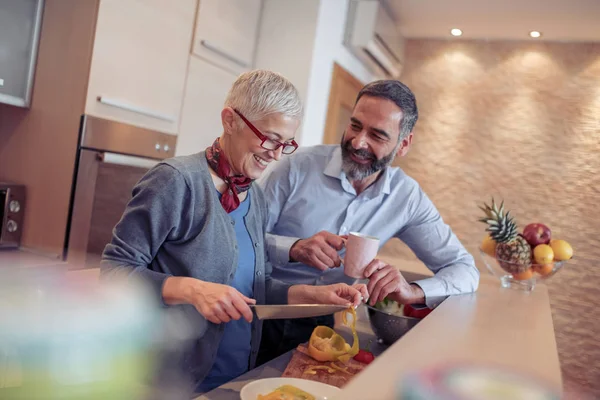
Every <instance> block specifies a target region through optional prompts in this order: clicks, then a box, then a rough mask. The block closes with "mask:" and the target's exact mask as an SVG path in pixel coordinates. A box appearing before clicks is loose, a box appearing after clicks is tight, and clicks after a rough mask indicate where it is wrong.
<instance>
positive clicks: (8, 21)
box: [0, 0, 44, 107]
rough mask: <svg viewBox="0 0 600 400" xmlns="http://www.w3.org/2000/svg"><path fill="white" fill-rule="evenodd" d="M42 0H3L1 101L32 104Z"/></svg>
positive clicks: (0, 2) (0, 10)
mask: <svg viewBox="0 0 600 400" xmlns="http://www.w3.org/2000/svg"><path fill="white" fill-rule="evenodd" d="M43 8H44V1H43V0H19V1H15V0H0V103H6V104H11V105H13V106H18V107H29V105H30V100H31V92H32V86H33V77H34V72H35V66H36V59H37V51H38V41H39V37H40V30H41V25H42V14H43Z"/></svg>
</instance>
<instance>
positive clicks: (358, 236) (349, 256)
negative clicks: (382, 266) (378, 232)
mask: <svg viewBox="0 0 600 400" xmlns="http://www.w3.org/2000/svg"><path fill="white" fill-rule="evenodd" d="M378 251H379V238H376V237H373V236H368V235H364V234H362V233H358V232H350V233H349V234H348V240H347V241H346V255H345V256H344V274H346V276H349V277H351V278H364V276H363V273H364V271H365V268H367V266H368V265H369V264H370V263H371V261H373V260H374V259H375V257H376V256H377V252H378Z"/></svg>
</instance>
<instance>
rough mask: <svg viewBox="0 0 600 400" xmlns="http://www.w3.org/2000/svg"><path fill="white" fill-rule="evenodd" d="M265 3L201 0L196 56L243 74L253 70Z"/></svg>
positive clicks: (256, 0)
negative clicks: (261, 15)
mask: <svg viewBox="0 0 600 400" xmlns="http://www.w3.org/2000/svg"><path fill="white" fill-rule="evenodd" d="M261 8H262V0H200V5H199V7H198V16H197V19H196V32H195V35H194V45H193V52H194V54H196V55H198V56H199V57H202V58H204V59H206V60H209V61H210V62H212V63H214V64H216V65H219V66H220V67H222V68H226V69H228V70H230V71H232V72H235V73H240V72H243V71H246V70H249V69H251V68H252V66H253V64H254V50H255V48H256V39H257V36H258V25H259V20H260V13H261Z"/></svg>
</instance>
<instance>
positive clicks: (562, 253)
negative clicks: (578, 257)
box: [550, 239, 573, 261]
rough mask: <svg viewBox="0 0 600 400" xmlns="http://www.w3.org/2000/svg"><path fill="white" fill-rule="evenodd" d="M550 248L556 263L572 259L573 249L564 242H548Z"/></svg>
mask: <svg viewBox="0 0 600 400" xmlns="http://www.w3.org/2000/svg"><path fill="white" fill-rule="evenodd" d="M550 247H551V248H552V251H553V252H554V259H555V260H556V261H564V260H568V259H570V258H571V257H573V248H572V247H571V245H570V244H569V243H568V242H567V241H565V240H561V239H552V240H551V241H550Z"/></svg>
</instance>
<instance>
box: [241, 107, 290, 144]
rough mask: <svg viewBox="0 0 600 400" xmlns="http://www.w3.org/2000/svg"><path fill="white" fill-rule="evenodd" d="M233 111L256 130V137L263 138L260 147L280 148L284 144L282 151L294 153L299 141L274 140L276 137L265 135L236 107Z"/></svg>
mask: <svg viewBox="0 0 600 400" xmlns="http://www.w3.org/2000/svg"><path fill="white" fill-rule="evenodd" d="M233 111H235V113H236V114H237V115H239V116H240V118H241V119H242V121H244V123H245V124H246V125H247V126H248V128H250V130H251V131H252V132H254V134H255V135H256V137H258V138H259V139H260V140H262V142H261V144H260V147H262V148H263V149H265V150H277V149H279V148H280V147H282V146H283V150H282V151H281V152H282V153H283V154H292V153H293V152H295V151H296V149H297V148H298V143H296V141H295V140H292V141H291V142H290V143H281V142H280V141H277V140H274V139H269V138H268V137H266V136H265V135H263V134H262V133H261V131H259V130H258V128H257V127H255V126H254V125H252V123H251V122H250V121H248V120H247V119H246V117H244V116H243V115H242V113H241V112H239V111H238V110H236V109H234V110H233Z"/></svg>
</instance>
